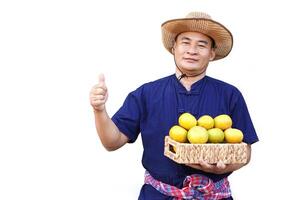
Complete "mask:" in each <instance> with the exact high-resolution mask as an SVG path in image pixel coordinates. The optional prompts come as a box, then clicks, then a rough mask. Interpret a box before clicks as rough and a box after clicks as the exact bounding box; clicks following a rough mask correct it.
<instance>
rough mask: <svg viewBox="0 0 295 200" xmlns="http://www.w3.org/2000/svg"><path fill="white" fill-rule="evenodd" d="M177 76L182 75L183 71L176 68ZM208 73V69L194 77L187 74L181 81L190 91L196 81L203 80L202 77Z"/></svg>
mask: <svg viewBox="0 0 295 200" xmlns="http://www.w3.org/2000/svg"><path fill="white" fill-rule="evenodd" d="M175 74H176V77H177V78H178V77H180V76H181V75H182V73H181V72H180V71H179V70H178V69H176V72H175ZM205 75H206V70H205V71H204V72H203V73H201V74H199V75H197V76H194V77H187V76H184V77H183V78H181V79H180V83H181V84H182V85H183V86H184V87H185V88H186V90H187V91H190V90H191V86H192V85H193V84H194V83H196V82H197V81H199V80H201V79H202V78H204V77H205Z"/></svg>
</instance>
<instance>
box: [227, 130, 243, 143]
mask: <svg viewBox="0 0 295 200" xmlns="http://www.w3.org/2000/svg"><path fill="white" fill-rule="evenodd" d="M224 137H225V141H226V142H228V143H240V142H242V141H243V138H244V135H243V132H242V131H241V130H239V129H236V128H229V129H226V130H225V131H224Z"/></svg>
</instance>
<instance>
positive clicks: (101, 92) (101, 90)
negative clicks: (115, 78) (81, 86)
mask: <svg viewBox="0 0 295 200" xmlns="http://www.w3.org/2000/svg"><path fill="white" fill-rule="evenodd" d="M106 92H107V91H106V90H105V89H104V88H101V87H99V88H95V89H93V90H92V94H93V95H105V94H106Z"/></svg>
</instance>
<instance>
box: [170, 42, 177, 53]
mask: <svg viewBox="0 0 295 200" xmlns="http://www.w3.org/2000/svg"><path fill="white" fill-rule="evenodd" d="M175 46H176V44H175V42H174V44H173V47H172V48H171V52H172V54H173V55H174V50H175Z"/></svg>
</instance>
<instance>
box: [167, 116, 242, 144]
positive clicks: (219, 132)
mask: <svg viewBox="0 0 295 200" xmlns="http://www.w3.org/2000/svg"><path fill="white" fill-rule="evenodd" d="M232 125H233V123H232V119H231V117H230V116H229V115H226V114H222V115H218V116H216V117H215V118H212V117H211V116H209V115H203V116H201V117H200V118H199V119H198V120H197V119H196V118H195V117H194V116H193V115H192V114H190V113H183V114H182V115H180V117H179V118H178V125H174V126H173V127H171V128H170V130H169V136H170V137H171V139H173V140H175V141H177V142H181V143H187V142H189V143H192V144H205V143H224V142H226V143H240V142H242V141H243V137H244V135H243V132H242V131H241V130H239V129H236V128H232Z"/></svg>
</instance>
